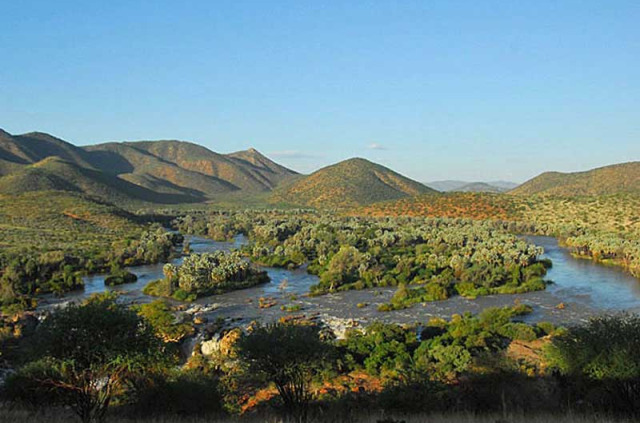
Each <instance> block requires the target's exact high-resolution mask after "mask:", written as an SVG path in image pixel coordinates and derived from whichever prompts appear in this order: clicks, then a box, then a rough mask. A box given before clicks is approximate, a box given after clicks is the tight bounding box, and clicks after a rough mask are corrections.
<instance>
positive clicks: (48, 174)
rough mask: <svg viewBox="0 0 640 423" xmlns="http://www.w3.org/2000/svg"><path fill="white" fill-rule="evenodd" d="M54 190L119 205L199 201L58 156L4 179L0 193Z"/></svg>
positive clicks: (23, 168) (0, 180)
mask: <svg viewBox="0 0 640 423" xmlns="http://www.w3.org/2000/svg"><path fill="white" fill-rule="evenodd" d="M51 190H56V191H70V192H77V193H83V194H86V195H89V196H92V197H97V198H101V199H104V200H107V201H109V202H112V203H119V204H120V203H129V202H132V201H144V202H154V203H170V204H173V203H181V202H194V201H198V200H199V198H197V197H189V196H186V195H172V194H162V193H158V192H155V191H152V190H149V189H147V188H144V187H142V186H138V185H136V184H133V183H131V182H128V181H126V180H123V179H120V178H117V177H114V176H112V175H109V174H107V173H104V172H100V171H98V170H93V169H89V168H85V167H81V166H78V165H76V164H75V163H71V162H68V161H66V160H64V159H61V158H60V157H57V156H51V157H47V158H46V159H44V160H42V161H40V162H38V163H35V164H33V165H28V166H24V167H22V168H21V169H19V170H17V171H16V172H13V173H11V174H9V175H6V176H3V177H1V178H0V194H6V195H17V194H22V193H25V192H35V191H51Z"/></svg>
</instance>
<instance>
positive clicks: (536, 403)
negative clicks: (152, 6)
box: [0, 295, 640, 422]
mask: <svg viewBox="0 0 640 423" xmlns="http://www.w3.org/2000/svg"><path fill="white" fill-rule="evenodd" d="M530 311H531V309H530V308H529V307H527V306H525V305H516V306H514V307H506V308H495V309H487V310H485V311H484V312H482V313H481V314H479V315H477V316H473V315H470V314H464V315H454V316H453V317H452V318H451V319H450V320H443V319H433V320H431V321H429V322H426V323H424V324H421V325H409V326H400V325H393V324H383V323H374V324H372V325H371V326H368V327H366V328H354V329H351V330H349V331H348V332H347V333H346V336H345V337H344V338H341V339H336V338H335V334H334V333H333V332H332V330H331V329H330V328H328V327H326V326H324V325H322V324H321V323H319V322H317V321H314V320H309V319H306V318H304V317H301V316H299V317H297V318H292V319H287V320H283V321H280V322H277V323H272V324H267V325H260V324H256V323H253V324H251V325H249V326H248V327H235V328H234V327H229V326H228V325H225V324H224V323H221V322H218V321H216V322H211V323H210V324H209V325H208V326H206V330H205V331H203V332H202V333H209V335H208V336H209V337H211V340H209V341H206V343H208V344H211V343H213V344H212V345H213V346H209V347H208V348H207V349H205V348H204V345H205V343H203V344H202V346H200V345H196V347H195V350H194V352H193V354H188V355H187V357H188V359H187V361H186V362H184V361H181V359H180V349H181V348H180V345H182V344H183V343H184V342H186V340H188V339H189V337H190V336H192V335H193V333H194V332H193V324H192V323H190V322H185V321H184V320H181V319H176V318H175V312H174V311H172V310H171V309H170V308H169V307H168V306H167V305H166V304H165V303H162V302H155V303H152V304H148V305H143V306H136V307H134V308H128V307H126V306H124V305H121V304H119V303H118V302H116V301H115V298H114V297H113V296H111V295H102V296H98V297H94V298H92V299H90V300H88V301H87V302H86V303H85V304H82V305H72V306H70V307H68V308H65V309H61V310H58V311H55V312H53V313H52V314H50V315H49V316H47V317H46V318H45V319H44V321H43V322H42V323H40V324H38V323H37V320H36V321H35V322H33V321H31V323H29V324H27V323H24V325H25V326H24V328H23V329H22V330H21V333H20V334H19V335H17V336H15V337H14V338H13V341H12V342H13V347H12V349H11V351H12V352H13V355H12V358H13V359H14V362H13V364H14V365H16V366H18V368H17V372H16V373H14V374H13V375H12V376H10V377H9V378H8V379H7V381H6V384H5V385H4V387H3V389H2V398H3V400H5V401H10V402H11V403H13V404H21V405H22V406H26V407H31V408H35V409H40V410H42V409H43V408H46V407H56V406H64V407H66V408H67V409H69V410H72V411H73V412H75V413H76V414H77V415H78V416H79V417H80V419H81V420H82V421H83V422H90V421H102V420H103V419H104V418H105V417H106V416H107V412H108V411H109V410H112V411H114V412H117V413H119V414H121V415H122V414H124V415H126V416H128V417H130V418H133V417H136V416H145V417H148V416H162V415H164V416H168V415H180V416H185V415H220V414H221V413H222V414H223V413H229V414H247V413H261V412H271V410H275V411H276V412H279V413H283V414H284V416H285V417H289V418H292V419H293V420H294V421H299V422H304V421H306V420H307V419H308V418H309V417H310V416H312V415H314V414H316V413H317V414H319V415H322V416H325V418H326V417H327V416H332V421H350V420H349V419H352V418H353V416H357V415H358V414H359V413H361V412H363V410H384V411H386V412H389V413H393V412H396V413H402V414H409V413H412V412H416V413H417V412H427V413H428V412H473V413H483V412H487V413H495V412H499V413H504V414H505V415H506V414H508V413H531V414H534V413H540V412H545V413H567V412H570V413H585V414H587V413H589V414H593V413H597V414H600V415H604V414H606V415H618V416H621V417H626V418H633V417H638V416H640V370H639V369H640V361H639V358H638V355H637V354H636V351H637V350H638V348H640V344H639V339H640V317H639V316H636V315H616V316H603V317H599V318H594V319H592V320H591V321H589V322H588V323H584V324H582V325H580V326H576V327H571V328H567V329H564V328H558V327H555V326H553V325H551V324H549V323H538V324H533V325H532V324H526V323H522V322H519V321H518V319H519V318H520V316H523V315H525V314H527V313H528V312H530ZM18 321H19V320H16V322H18ZM6 324H7V322H5V323H3V332H2V333H4V328H5V327H8V326H5V325H6ZM13 324H14V326H13V329H14V330H15V329H16V326H15V325H16V323H13ZM212 334H215V335H212ZM205 339H209V338H205ZM0 340H1V341H2V342H5V343H3V344H2V347H3V350H2V351H8V349H7V348H6V338H2V339H0ZM177 364H182V365H181V367H179V368H178V367H176V365H177Z"/></svg>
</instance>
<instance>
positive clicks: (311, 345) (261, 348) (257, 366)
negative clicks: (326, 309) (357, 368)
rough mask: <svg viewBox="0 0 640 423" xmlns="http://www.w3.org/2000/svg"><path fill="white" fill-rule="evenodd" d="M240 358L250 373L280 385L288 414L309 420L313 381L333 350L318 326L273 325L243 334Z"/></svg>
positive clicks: (295, 417) (297, 419)
mask: <svg viewBox="0 0 640 423" xmlns="http://www.w3.org/2000/svg"><path fill="white" fill-rule="evenodd" d="M237 347H238V354H239V357H240V358H241V359H242V360H243V361H244V362H245V363H246V364H247V365H248V369H249V372H251V373H252V374H254V375H260V376H262V377H264V378H265V380H267V381H269V382H273V384H274V385H275V386H276V388H277V390H278V393H279V394H280V398H281V399H282V402H283V404H284V408H285V411H286V412H287V416H288V417H289V418H291V419H293V420H294V421H298V422H303V421H306V419H307V412H308V406H309V403H310V401H311V399H312V394H311V390H310V385H311V380H312V377H313V375H314V373H315V372H317V371H319V370H320V369H322V368H323V367H324V366H325V365H326V363H325V361H326V359H327V357H328V355H329V353H330V346H329V344H327V343H325V342H323V341H322V340H321V338H320V331H319V328H318V327H317V326H309V325H292V324H271V325H267V326H259V327H257V328H255V329H254V330H253V331H252V332H251V333H249V334H247V335H243V336H242V337H241V338H240V340H239V341H238V344H237Z"/></svg>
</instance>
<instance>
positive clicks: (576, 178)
mask: <svg viewBox="0 0 640 423" xmlns="http://www.w3.org/2000/svg"><path fill="white" fill-rule="evenodd" d="M510 193H511V194H515V195H532V194H549V195H562V196H579V195H608V194H619V193H630V194H640V162H630V163H621V164H616V165H611V166H605V167H600V168H597V169H593V170H588V171H586V172H575V173H560V172H545V173H543V174H541V175H539V176H536V177H535V178H533V179H531V180H529V181H527V182H525V183H524V184H522V185H520V186H519V187H517V188H515V189H513V190H511V191H510Z"/></svg>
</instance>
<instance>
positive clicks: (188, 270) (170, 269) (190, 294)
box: [144, 251, 269, 301]
mask: <svg viewBox="0 0 640 423" xmlns="http://www.w3.org/2000/svg"><path fill="white" fill-rule="evenodd" d="M163 270H164V276H165V277H164V279H161V280H159V281H156V282H152V283H150V284H149V285H147V286H146V287H145V288H144V293H145V294H148V295H159V296H166V297H173V298H175V299H177V300H180V301H192V300H194V299H196V298H199V297H203V296H207V295H215V294H220V293H223V292H227V291H231V290H236V289H243V288H248V287H251V286H255V285H258V284H261V283H265V282H268V281H269V277H268V276H267V274H266V272H264V271H261V270H258V269H256V268H255V267H253V266H251V264H250V263H249V262H247V261H246V260H244V259H243V258H242V256H241V255H240V254H239V253H235V252H234V253H227V252H224V251H215V252H212V253H204V254H191V255H189V256H187V257H185V258H184V260H183V262H182V264H181V265H179V266H175V265H173V264H166V265H165V266H164V268H163Z"/></svg>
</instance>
